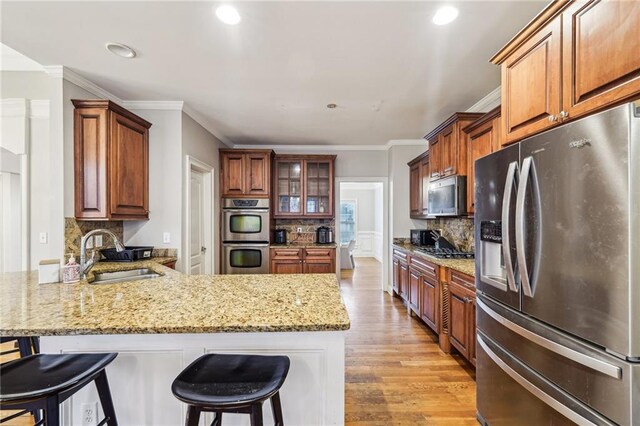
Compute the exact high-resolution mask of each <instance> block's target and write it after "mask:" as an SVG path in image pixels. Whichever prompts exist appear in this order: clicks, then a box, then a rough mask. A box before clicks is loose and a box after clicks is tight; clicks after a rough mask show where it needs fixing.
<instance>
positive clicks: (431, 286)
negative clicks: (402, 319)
mask: <svg viewBox="0 0 640 426" xmlns="http://www.w3.org/2000/svg"><path fill="white" fill-rule="evenodd" d="M410 265H411V269H412V271H415V272H416V273H418V274H419V276H420V282H419V285H420V301H419V312H418V315H419V316H420V318H421V319H422V320H423V321H424V322H425V323H426V324H427V325H428V326H429V327H430V328H431V329H432V330H433V331H434V332H436V333H438V334H439V333H440V319H441V308H440V283H439V278H438V274H439V269H440V268H439V267H438V266H437V265H435V264H433V263H431V262H428V261H426V260H424V259H422V258H418V257H411V260H410Z"/></svg>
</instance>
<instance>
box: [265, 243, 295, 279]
mask: <svg viewBox="0 0 640 426" xmlns="http://www.w3.org/2000/svg"><path fill="white" fill-rule="evenodd" d="M269 272H271V273H272V274H302V272H303V271H302V249H295V248H273V247H272V248H271V249H270V250H269Z"/></svg>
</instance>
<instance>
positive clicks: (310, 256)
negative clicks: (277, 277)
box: [269, 247, 336, 274]
mask: <svg viewBox="0 0 640 426" xmlns="http://www.w3.org/2000/svg"><path fill="white" fill-rule="evenodd" d="M269 256H270V259H269V264H270V272H271V273H272V274H331V273H335V271H336V249H335V248H334V247H327V248H301V249H298V248H279V247H271V249H270V253H269Z"/></svg>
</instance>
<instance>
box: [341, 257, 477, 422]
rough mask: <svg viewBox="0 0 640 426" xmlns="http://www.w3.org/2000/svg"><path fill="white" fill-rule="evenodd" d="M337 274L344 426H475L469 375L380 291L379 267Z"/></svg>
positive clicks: (359, 266) (364, 264)
mask: <svg viewBox="0 0 640 426" xmlns="http://www.w3.org/2000/svg"><path fill="white" fill-rule="evenodd" d="M355 261H356V268H355V270H353V271H347V270H343V271H342V274H341V287H342V294H343V297H344V300H345V303H346V305H347V309H348V310H349V316H350V318H351V329H350V330H349V332H348V333H347V339H346V389H345V393H346V398H345V399H346V406H345V424H347V425H351V426H355V425H371V426H377V425H477V424H478V423H477V421H476V418H475V415H476V394H475V392H476V386H475V372H474V370H473V368H472V367H471V366H470V365H469V364H467V363H466V361H465V360H464V359H462V358H461V357H460V356H458V355H454V356H451V355H447V354H445V353H443V352H442V351H440V348H439V347H438V344H437V336H436V335H435V334H434V333H432V332H431V330H430V329H429V328H427V327H426V326H425V325H424V324H423V323H422V322H420V321H418V320H417V319H416V318H410V317H409V316H408V315H407V310H406V307H405V306H404V305H403V304H402V302H401V301H400V299H398V298H394V297H392V296H390V295H389V294H387V293H386V292H383V291H382V290H381V288H382V284H381V279H382V278H381V277H382V267H381V264H380V263H379V262H378V261H376V260H375V259H372V258H356V259H355Z"/></svg>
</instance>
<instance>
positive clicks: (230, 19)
mask: <svg viewBox="0 0 640 426" xmlns="http://www.w3.org/2000/svg"><path fill="white" fill-rule="evenodd" d="M216 16H217V17H218V19H219V20H221V21H222V22H224V23H225V24H229V25H236V24H237V23H238V22H240V14H239V13H238V10H237V9H236V8H235V7H233V6H229V5H228V4H223V5H222V6H218V7H217V8H216Z"/></svg>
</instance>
